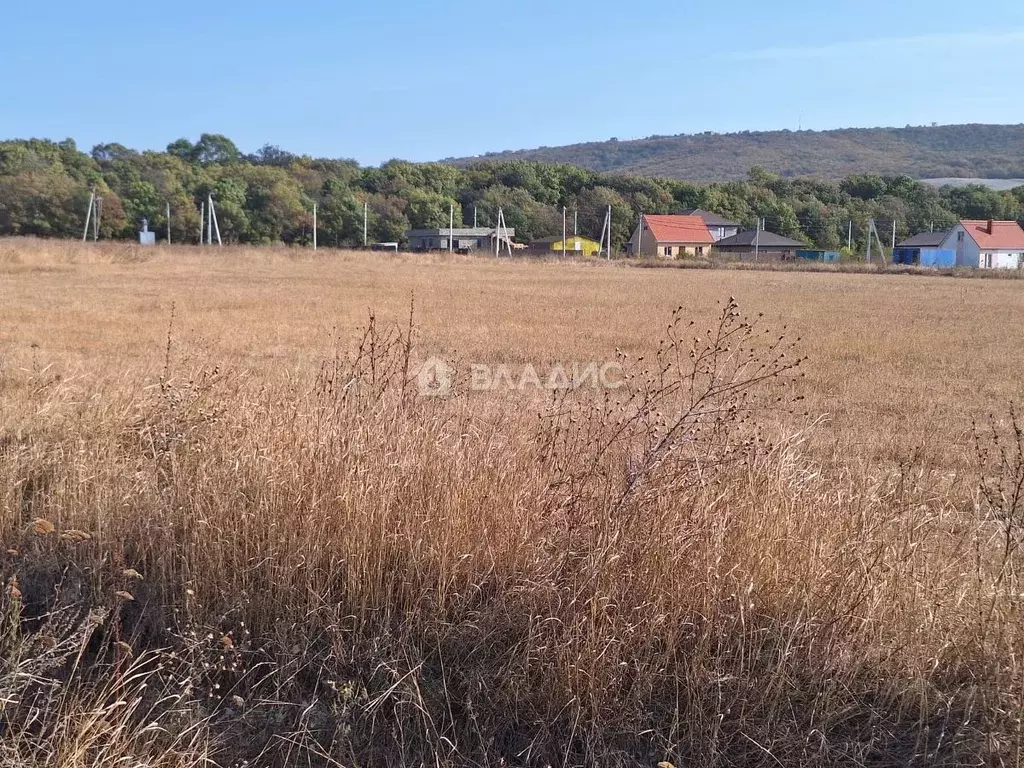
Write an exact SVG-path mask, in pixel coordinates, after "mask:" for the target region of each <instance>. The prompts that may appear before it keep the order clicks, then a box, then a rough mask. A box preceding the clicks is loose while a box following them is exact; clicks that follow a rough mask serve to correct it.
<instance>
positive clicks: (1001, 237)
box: [960, 219, 1024, 251]
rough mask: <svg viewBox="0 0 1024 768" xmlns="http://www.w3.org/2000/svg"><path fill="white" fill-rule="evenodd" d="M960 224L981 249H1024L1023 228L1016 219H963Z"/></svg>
mask: <svg viewBox="0 0 1024 768" xmlns="http://www.w3.org/2000/svg"><path fill="white" fill-rule="evenodd" d="M960 224H961V225H962V226H963V228H964V229H966V230H967V234H968V235H970V236H971V237H973V238H974V242H976V243H977V244H978V245H979V246H980V247H981V249H982V250H983V251H984V250H991V251H1015V250H1024V229H1021V226H1020V224H1018V223H1017V222H1016V221H979V220H976V219H964V220H963V221H961V222H960Z"/></svg>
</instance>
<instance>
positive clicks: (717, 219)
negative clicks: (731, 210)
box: [683, 208, 739, 227]
mask: <svg viewBox="0 0 1024 768" xmlns="http://www.w3.org/2000/svg"><path fill="white" fill-rule="evenodd" d="M683 215H684V216H700V217H701V218H702V219H704V223H705V224H707V225H708V226H709V227H738V226H739V222H736V221H729V219H727V218H725V217H724V216H719V215H718V214H717V213H712V212H711V211H705V210H704V209H703V208H694V209H692V210H689V211H683Z"/></svg>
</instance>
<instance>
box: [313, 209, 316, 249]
mask: <svg viewBox="0 0 1024 768" xmlns="http://www.w3.org/2000/svg"><path fill="white" fill-rule="evenodd" d="M313 250H314V251H315V250H316V203H313Z"/></svg>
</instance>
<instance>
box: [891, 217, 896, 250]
mask: <svg viewBox="0 0 1024 768" xmlns="http://www.w3.org/2000/svg"><path fill="white" fill-rule="evenodd" d="M892 249H893V250H894V251H895V250H896V219H893V220H892Z"/></svg>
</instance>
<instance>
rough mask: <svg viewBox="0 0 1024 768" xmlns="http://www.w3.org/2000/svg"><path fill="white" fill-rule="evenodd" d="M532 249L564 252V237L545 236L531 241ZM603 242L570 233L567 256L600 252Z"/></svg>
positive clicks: (538, 251) (566, 240)
mask: <svg viewBox="0 0 1024 768" xmlns="http://www.w3.org/2000/svg"><path fill="white" fill-rule="evenodd" d="M530 250H531V251H534V252H535V253H554V254H557V255H561V254H562V237H561V236H557V237H545V238H543V239H542V240H534V241H533V242H532V243H530ZM600 251H601V244H600V243H598V242H597V241H596V240H591V239H590V238H589V237H583V236H581V235H569V236H568V237H567V238H565V254H566V255H567V256H593V255H594V254H596V253H600Z"/></svg>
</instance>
